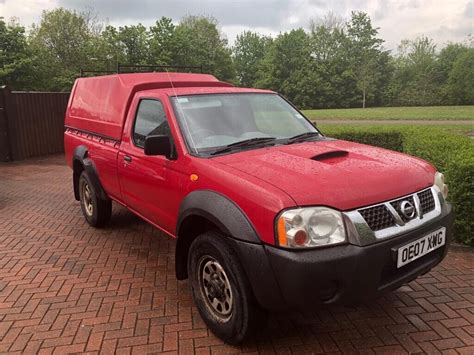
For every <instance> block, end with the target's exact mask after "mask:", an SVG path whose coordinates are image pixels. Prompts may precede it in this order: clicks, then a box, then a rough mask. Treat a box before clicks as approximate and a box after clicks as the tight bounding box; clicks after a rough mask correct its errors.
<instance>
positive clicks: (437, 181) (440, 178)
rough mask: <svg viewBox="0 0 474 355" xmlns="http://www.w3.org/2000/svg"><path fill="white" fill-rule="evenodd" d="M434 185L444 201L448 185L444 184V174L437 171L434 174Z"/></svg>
mask: <svg viewBox="0 0 474 355" xmlns="http://www.w3.org/2000/svg"><path fill="white" fill-rule="evenodd" d="M434 185H435V186H436V187H437V188H438V189H439V190H440V191H441V194H442V195H443V197H444V199H446V198H447V197H448V185H446V184H445V179H444V174H442V173H440V172H439V171H437V172H436V174H435V177H434Z"/></svg>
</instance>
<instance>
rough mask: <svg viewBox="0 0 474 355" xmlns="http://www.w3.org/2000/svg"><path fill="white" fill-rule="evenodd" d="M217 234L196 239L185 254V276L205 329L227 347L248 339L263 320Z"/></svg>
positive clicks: (232, 255) (234, 260)
mask: <svg viewBox="0 0 474 355" xmlns="http://www.w3.org/2000/svg"><path fill="white" fill-rule="evenodd" d="M226 238H227V237H226V236H224V235H222V234H220V233H218V232H207V233H204V234H202V235H200V236H198V237H197V238H196V239H195V240H194V241H193V242H192V244H191V247H190V249H189V255H188V276H189V279H190V286H191V292H192V294H193V298H194V302H195V303H196V306H197V308H198V311H199V313H200V315H201V317H202V318H203V320H204V322H205V323H206V325H207V326H208V327H209V329H210V330H211V331H212V332H213V333H214V334H215V335H217V336H218V337H219V338H221V339H222V340H224V341H225V342H226V343H229V344H234V345H235V344H238V343H241V342H242V341H244V340H245V339H246V338H248V336H249V335H251V334H252V332H253V331H254V330H255V329H256V327H257V326H258V324H259V323H260V322H261V320H263V316H264V314H263V310H262V309H261V308H260V307H259V305H258V304H257V303H256V301H255V298H254V296H253V294H252V290H251V287H250V284H249V282H248V280H247V277H246V274H245V272H244V270H243V268H242V266H241V264H240V261H239V259H238V258H237V255H236V253H235V252H234V250H233V249H232V247H231V246H230V245H229V242H228V241H227V240H226Z"/></svg>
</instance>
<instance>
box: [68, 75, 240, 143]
mask: <svg viewBox="0 0 474 355" xmlns="http://www.w3.org/2000/svg"><path fill="white" fill-rule="evenodd" d="M183 87H186V88H193V87H194V88H202V87H221V88H222V87H227V88H229V87H233V85H232V84H229V83H225V82H222V81H219V80H218V79H217V78H216V77H214V76H212V75H209V74H190V73H133V74H114V75H104V76H97V77H89V78H79V79H77V80H76V82H75V83H74V87H73V89H72V92H71V97H70V99H69V104H68V107H67V111H66V118H65V125H66V126H67V127H70V128H75V129H79V130H84V131H88V132H92V133H97V134H99V135H102V136H106V137H110V138H113V139H116V140H120V139H121V136H122V129H123V124H124V122H125V118H126V114H127V112H128V108H129V106H130V103H131V100H132V98H133V95H134V94H135V93H136V92H137V91H142V90H151V89H166V88H183Z"/></svg>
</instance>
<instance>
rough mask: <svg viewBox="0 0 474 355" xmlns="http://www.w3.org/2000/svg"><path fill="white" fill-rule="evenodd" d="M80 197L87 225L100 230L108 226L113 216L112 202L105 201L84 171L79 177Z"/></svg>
mask: <svg viewBox="0 0 474 355" xmlns="http://www.w3.org/2000/svg"><path fill="white" fill-rule="evenodd" d="M79 197H80V201H81V210H82V214H83V215H84V217H85V219H86V221H87V223H89V224H90V225H91V226H93V227H96V228H100V227H103V226H104V225H106V224H107V223H108V222H109V220H110V216H111V215H112V201H111V200H109V199H107V200H103V199H101V198H100V197H99V195H98V191H96V189H95V188H94V186H93V185H92V183H91V179H90V177H89V176H88V174H87V172H85V171H83V172H82V173H81V176H80V177H79Z"/></svg>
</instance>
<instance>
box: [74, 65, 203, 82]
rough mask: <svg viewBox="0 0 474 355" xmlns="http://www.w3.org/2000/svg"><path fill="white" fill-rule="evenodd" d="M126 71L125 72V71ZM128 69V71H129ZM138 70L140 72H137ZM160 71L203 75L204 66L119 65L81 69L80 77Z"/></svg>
mask: <svg viewBox="0 0 474 355" xmlns="http://www.w3.org/2000/svg"><path fill="white" fill-rule="evenodd" d="M124 69H125V70H124ZM127 69H128V70H127ZM137 69H138V70H137ZM157 69H158V70H160V69H178V70H179V69H188V70H189V69H191V70H199V72H200V73H201V74H202V73H203V65H202V64H201V65H140V64H137V65H132V64H120V63H117V70H85V69H81V73H80V77H81V78H82V77H84V75H85V74H121V73H137V72H138V73H143V72H147V71H148V72H150V71H151V72H153V71H156V70H157Z"/></svg>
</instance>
